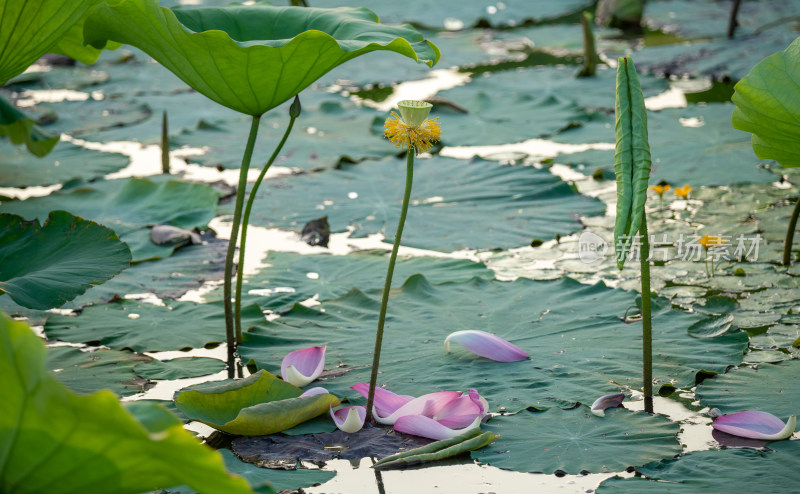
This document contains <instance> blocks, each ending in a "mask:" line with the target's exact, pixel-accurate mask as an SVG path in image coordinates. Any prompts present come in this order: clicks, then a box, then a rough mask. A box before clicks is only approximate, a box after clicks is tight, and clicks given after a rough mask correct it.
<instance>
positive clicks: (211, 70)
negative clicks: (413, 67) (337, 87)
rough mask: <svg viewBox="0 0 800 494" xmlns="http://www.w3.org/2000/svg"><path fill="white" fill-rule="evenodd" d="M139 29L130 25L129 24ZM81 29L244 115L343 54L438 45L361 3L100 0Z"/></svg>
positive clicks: (298, 86)
mask: <svg viewBox="0 0 800 494" xmlns="http://www.w3.org/2000/svg"><path fill="white" fill-rule="evenodd" d="M132 23H133V24H136V25H137V26H139V29H135V30H134V29H130V26H131V24H132ZM84 35H85V36H86V40H87V42H89V43H91V44H92V45H94V46H96V47H101V46H103V45H104V44H105V43H106V42H107V41H108V40H112V41H117V42H120V43H127V44H131V45H134V46H137V47H139V48H141V49H142V50H144V51H145V52H147V53H148V54H149V55H150V56H152V57H153V58H155V59H156V60H157V61H158V62H159V63H161V64H162V65H164V66H165V67H167V68H168V69H169V70H171V71H172V72H173V73H175V75H177V76H178V77H180V78H181V79H182V80H183V81H184V82H186V83H187V84H188V85H189V86H191V87H192V88H194V89H196V90H197V91H199V92H200V93H203V94H204V95H205V96H207V97H208V98H210V99H212V100H214V101H216V102H217V103H219V104H221V105H224V106H227V107H229V108H231V109H233V110H236V111H238V112H241V113H245V114H248V115H261V114H263V113H265V112H266V111H268V110H269V109H271V108H274V107H276V106H278V105H280V104H281V103H283V102H284V101H287V100H289V99H290V98H292V97H293V96H294V95H296V94H297V93H299V92H300V91H302V90H303V89H304V88H305V87H307V86H309V85H310V84H311V83H313V82H314V81H315V80H317V79H319V78H320V77H321V76H322V75H324V74H325V73H326V72H328V71H329V70H331V69H332V68H334V67H336V66H337V65H340V64H342V63H344V62H346V61H347V60H350V59H352V58H355V57H357V56H359V55H362V54H365V53H369V52H371V51H375V50H388V51H394V52H397V53H399V54H401V55H405V56H407V57H409V58H411V59H413V60H416V61H419V62H424V63H426V64H428V66H433V64H435V63H436V61H437V60H438V58H439V50H438V49H437V48H436V46H435V45H433V44H432V43H429V42H428V41H426V40H425V39H424V38H423V37H422V35H421V34H419V33H418V32H417V31H415V30H414V29H412V28H410V27H403V26H386V25H382V24H380V23H379V22H378V17H377V16H376V15H375V14H373V13H372V12H371V11H370V10H368V9H366V8H360V9H354V8H341V9H314V8H301V7H273V6H269V5H265V4H260V5H259V4H256V5H250V6H245V5H237V6H229V7H224V8H213V7H210V8H194V9H175V10H170V9H167V8H164V7H160V6H159V5H158V2H157V0H120V1H116V2H113V3H111V4H109V3H104V4H101V5H100V6H98V7H97V8H96V9H95V10H94V11H93V12H92V14H91V15H90V16H89V18H88V19H87V20H86V26H85V31H84Z"/></svg>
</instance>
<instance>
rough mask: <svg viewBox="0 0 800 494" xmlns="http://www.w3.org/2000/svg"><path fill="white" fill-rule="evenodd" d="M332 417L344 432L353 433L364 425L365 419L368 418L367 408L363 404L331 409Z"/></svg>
mask: <svg viewBox="0 0 800 494" xmlns="http://www.w3.org/2000/svg"><path fill="white" fill-rule="evenodd" d="M330 414H331V418H332V419H333V423H334V424H336V427H338V428H339V430H341V431H343V432H347V433H349V434H352V433H353V432H358V431H360V430H361V428H362V427H364V421H365V420H366V418H367V409H366V407H363V406H355V407H345V408H340V409H338V410H336V411H335V412H334V411H333V407H331V409H330Z"/></svg>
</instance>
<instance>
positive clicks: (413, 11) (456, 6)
mask: <svg viewBox="0 0 800 494" xmlns="http://www.w3.org/2000/svg"><path fill="white" fill-rule="evenodd" d="M322 4H324V5H326V6H339V5H348V2H347V0H324V1H323V2H322ZM591 4H592V3H591V2H590V1H587V0H562V1H559V2H551V1H548V0H510V1H506V2H502V4H501V6H494V5H487V4H483V3H480V2H478V3H466V4H465V3H463V2H459V1H458V0H442V1H440V2H436V3H428V2H426V1H425V0H411V1H408V2H405V3H396V2H393V1H392V0H373V1H372V2H370V5H371V6H372V8H374V9H375V12H376V13H377V14H378V15H380V16H381V19H383V20H385V21H389V22H413V23H415V24H421V25H424V26H430V27H435V28H442V27H450V29H453V28H455V29H461V28H463V27H470V26H473V25H475V24H476V23H477V22H478V21H479V20H483V21H486V22H488V23H489V24H491V25H493V26H515V25H517V24H519V23H522V22H524V21H542V20H545V19H554V18H559V17H561V16H567V15H569V14H573V13H576V12H579V11H581V10H583V9H585V8H589V7H590V6H591ZM489 7H494V8H493V9H491V8H489Z"/></svg>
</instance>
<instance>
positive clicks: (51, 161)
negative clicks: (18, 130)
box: [0, 140, 130, 187]
mask: <svg viewBox="0 0 800 494" xmlns="http://www.w3.org/2000/svg"><path fill="white" fill-rule="evenodd" d="M129 161H130V160H129V159H128V157H127V156H123V155H121V154H117V153H104V152H100V151H92V150H89V149H86V148H83V147H80V146H77V145H75V144H72V143H69V142H66V141H62V142H60V143H58V145H57V146H56V147H55V149H54V150H53V151H52V152H51V153H50V154H49V156H47V157H45V158H38V157H36V156H33V155H31V154H30V153H28V152H26V151H25V150H24V149H22V148H19V147H17V146H13V145H11V144H10V143H9V142H8V141H6V140H0V183H2V184H3V186H4V187H29V186H31V185H52V184H59V183H64V182H68V181H70V180H72V179H82V180H87V181H88V180H94V179H97V178H100V177H102V176H103V175H105V174H107V173H113V172H116V171H119V170H121V169H122V168H124V167H125V166H126V165H127V164H128V162H129Z"/></svg>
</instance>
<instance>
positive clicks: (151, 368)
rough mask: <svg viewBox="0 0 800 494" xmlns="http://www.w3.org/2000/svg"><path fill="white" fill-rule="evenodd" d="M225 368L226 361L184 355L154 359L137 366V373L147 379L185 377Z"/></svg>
mask: <svg viewBox="0 0 800 494" xmlns="http://www.w3.org/2000/svg"><path fill="white" fill-rule="evenodd" d="M224 369H225V362H223V361H221V360H217V359H215V358H208V357H182V358H175V359H172V360H152V361H150V362H147V363H143V364H139V365H137V366H136V370H135V372H136V375H138V376H141V377H144V378H146V379H167V380H172V379H185V378H187V377H199V376H207V375H209V374H216V373H217V372H220V371H222V370H224Z"/></svg>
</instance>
